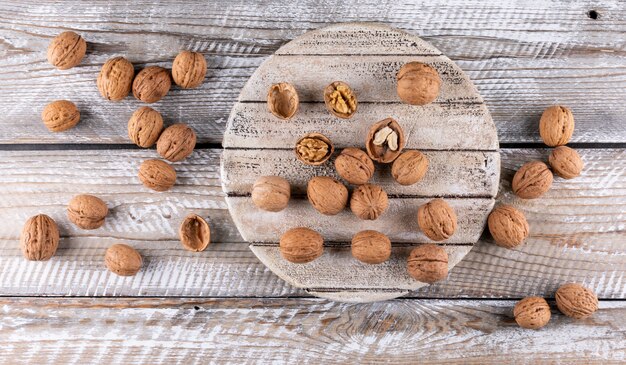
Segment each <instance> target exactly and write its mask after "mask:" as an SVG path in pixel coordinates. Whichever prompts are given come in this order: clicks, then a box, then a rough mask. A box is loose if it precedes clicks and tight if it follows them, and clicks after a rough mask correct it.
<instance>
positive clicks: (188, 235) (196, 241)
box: [178, 213, 211, 252]
mask: <svg viewBox="0 0 626 365" xmlns="http://www.w3.org/2000/svg"><path fill="white" fill-rule="evenodd" d="M178 236H179V237H180V242H181V243H182V244H183V247H184V248H185V249H186V250H189V251H193V252H201V251H204V250H205V249H206V248H207V246H208V245H209V244H210V243H211V228H210V227H209V224H208V223H207V222H206V221H205V220H204V218H202V217H201V216H199V215H197V214H193V213H191V214H189V215H188V216H187V217H185V219H184V220H183V222H182V223H181V224H180V228H179V229H178Z"/></svg>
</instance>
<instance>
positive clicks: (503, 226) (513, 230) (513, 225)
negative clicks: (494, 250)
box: [487, 205, 529, 248]
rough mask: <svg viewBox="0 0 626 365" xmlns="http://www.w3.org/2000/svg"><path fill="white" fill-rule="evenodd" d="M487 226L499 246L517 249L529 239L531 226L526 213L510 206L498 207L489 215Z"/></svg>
mask: <svg viewBox="0 0 626 365" xmlns="http://www.w3.org/2000/svg"><path fill="white" fill-rule="evenodd" d="M487 224H488V225H489V232H490V233H491V236H492V237H493V239H494V240H495V241H496V244H497V245H498V246H501V247H505V248H515V247H517V246H519V245H521V244H522V243H523V242H524V240H526V238H528V232H529V226H528V222H527V221H526V217H525V216H524V213H522V212H520V211H519V210H517V209H515V208H514V207H512V206H510V205H500V206H498V207H496V208H495V209H494V210H493V211H492V212H491V213H490V214H489V218H488V220H487Z"/></svg>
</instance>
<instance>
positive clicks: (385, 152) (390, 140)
mask: <svg viewBox="0 0 626 365" xmlns="http://www.w3.org/2000/svg"><path fill="white" fill-rule="evenodd" d="M404 143H405V141H404V132H403V131H402V128H401V127H400V124H398V122H396V121H395V120H393V119H392V118H387V119H384V120H381V121H380V122H378V123H375V124H374V125H372V126H371V127H370V130H369V133H368V135H367V138H366V139H365V147H366V150H367V154H368V155H369V156H370V157H371V158H372V160H374V161H376V162H380V163H391V162H393V161H394V160H395V159H396V158H397V157H398V156H399V155H400V153H402V149H403V148H404Z"/></svg>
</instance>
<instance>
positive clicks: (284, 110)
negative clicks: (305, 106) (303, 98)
mask: <svg viewBox="0 0 626 365" xmlns="http://www.w3.org/2000/svg"><path fill="white" fill-rule="evenodd" d="M299 107H300V97H299V96H298V92H297V91H296V88H295V87H294V86H293V85H292V84H290V83H288V82H281V83H278V84H274V85H272V86H270V89H269V91H268V92H267V108H268V109H269V111H270V112H271V113H272V114H274V116H276V117H277V118H279V119H284V120H287V119H291V118H292V117H293V116H294V115H295V114H296V113H297V112H298V108H299Z"/></svg>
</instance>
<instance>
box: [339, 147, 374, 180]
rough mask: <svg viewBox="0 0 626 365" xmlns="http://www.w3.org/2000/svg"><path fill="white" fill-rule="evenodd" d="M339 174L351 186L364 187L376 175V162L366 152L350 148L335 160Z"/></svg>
mask: <svg viewBox="0 0 626 365" xmlns="http://www.w3.org/2000/svg"><path fill="white" fill-rule="evenodd" d="M335 169H336V170H337V174H339V176H341V177H342V178H343V179H344V180H346V181H347V182H348V183H350V184H354V185H363V184H365V183H366V182H368V181H369V179H371V178H372V176H373V175H374V170H375V167H374V162H372V159H371V158H370V157H369V156H368V155H367V153H365V151H363V150H361V149H358V148H353V147H348V148H346V149H344V150H342V151H341V153H340V154H339V156H337V158H336V159H335Z"/></svg>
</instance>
